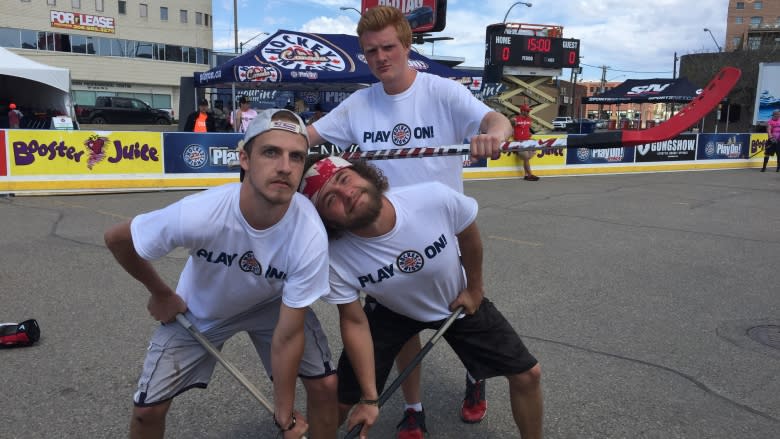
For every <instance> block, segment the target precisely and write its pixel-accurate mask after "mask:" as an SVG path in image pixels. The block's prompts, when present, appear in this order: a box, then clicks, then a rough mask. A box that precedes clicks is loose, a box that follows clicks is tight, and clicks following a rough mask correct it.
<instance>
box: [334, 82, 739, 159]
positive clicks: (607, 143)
mask: <svg viewBox="0 0 780 439" xmlns="http://www.w3.org/2000/svg"><path fill="white" fill-rule="evenodd" d="M741 75H742V72H741V71H740V70H739V69H738V68H736V67H724V68H723V69H721V71H720V72H718V74H717V75H716V76H715V78H714V79H712V81H710V83H709V84H707V86H706V87H704V89H702V92H701V94H699V96H697V97H696V98H694V99H693V100H692V101H691V102H689V103H688V104H687V105H686V106H685V107H683V108H682V109H681V110H680V111H679V112H677V114H675V115H674V116H672V117H670V118H669V120H667V121H665V122H662V123H660V124H658V125H656V126H655V127H653V128H648V129H646V130H618V131H608V132H600V133H591V134H577V135H569V136H564V137H558V138H549V139H531V140H522V141H518V142H506V143H504V144H503V145H502V146H501V149H503V150H504V151H508V152H509V151H534V150H539V149H545V148H565V147H570V148H590V149H597V148H615V147H621V146H632V145H641V144H644V143H653V142H661V141H664V140H668V139H671V138H673V137H674V136H676V135H678V134H680V133H681V132H683V131H685V130H686V129H688V128H690V127H692V126H693V125H695V124H696V123H698V122H699V120H701V119H702V118H703V117H704V116H706V115H707V113H709V112H710V111H712V110H713V109H714V108H715V107H716V106H717V105H718V104H719V103H720V102H722V101H723V99H724V98H725V97H726V96H727V95H728V94H729V92H730V91H731V89H732V88H734V85H736V83H737V81H738V80H739V77H740V76H741ZM470 152H471V151H470V149H469V146H468V145H450V146H440V147H435V148H399V149H382V150H377V151H364V152H360V151H355V152H344V153H342V154H339V156H340V157H341V158H344V159H346V160H358V159H366V160H385V159H398V158H407V157H436V156H450V155H467V154H469V153H470Z"/></svg>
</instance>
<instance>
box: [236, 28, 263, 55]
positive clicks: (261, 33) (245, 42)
mask: <svg viewBox="0 0 780 439" xmlns="http://www.w3.org/2000/svg"><path fill="white" fill-rule="evenodd" d="M260 35H268V32H260V33H259V34H257V35H255V36H253V37H252V38H250V39H248V40H246V41H244V42H242V43H241V44H239V46H238V47H239V53H244V44H247V43H249V42H250V41H252V40H254V39H255V38H257V37H259V36H260Z"/></svg>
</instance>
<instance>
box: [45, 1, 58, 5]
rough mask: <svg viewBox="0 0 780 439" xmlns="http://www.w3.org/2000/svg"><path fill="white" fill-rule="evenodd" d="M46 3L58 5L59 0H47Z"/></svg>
mask: <svg viewBox="0 0 780 439" xmlns="http://www.w3.org/2000/svg"><path fill="white" fill-rule="evenodd" d="M46 4H47V5H49V6H57V0H46Z"/></svg>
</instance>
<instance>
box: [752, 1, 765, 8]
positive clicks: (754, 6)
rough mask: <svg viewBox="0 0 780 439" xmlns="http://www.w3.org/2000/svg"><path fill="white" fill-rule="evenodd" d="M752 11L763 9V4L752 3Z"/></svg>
mask: <svg viewBox="0 0 780 439" xmlns="http://www.w3.org/2000/svg"><path fill="white" fill-rule="evenodd" d="M753 9H764V2H753Z"/></svg>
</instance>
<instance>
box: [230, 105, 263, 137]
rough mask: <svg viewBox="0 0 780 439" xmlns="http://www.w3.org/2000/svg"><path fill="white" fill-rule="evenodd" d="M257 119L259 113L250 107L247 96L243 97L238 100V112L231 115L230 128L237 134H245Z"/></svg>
mask: <svg viewBox="0 0 780 439" xmlns="http://www.w3.org/2000/svg"><path fill="white" fill-rule="evenodd" d="M255 117H257V111H255V110H254V108H252V107H250V106H249V99H247V97H246V96H241V97H240V98H239V99H238V110H236V111H232V112H231V113H230V126H231V128H232V130H233V131H234V132H236V133H245V132H246V129H247V127H249V124H250V123H252V121H253V120H254V118H255Z"/></svg>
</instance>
